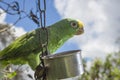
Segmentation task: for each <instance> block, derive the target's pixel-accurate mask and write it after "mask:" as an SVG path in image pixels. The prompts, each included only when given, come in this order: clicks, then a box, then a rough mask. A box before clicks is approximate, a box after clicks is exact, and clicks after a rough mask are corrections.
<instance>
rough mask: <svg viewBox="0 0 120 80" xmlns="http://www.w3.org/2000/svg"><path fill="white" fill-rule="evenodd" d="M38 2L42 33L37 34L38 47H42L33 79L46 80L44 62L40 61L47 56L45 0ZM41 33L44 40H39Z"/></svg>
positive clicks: (38, 0)
mask: <svg viewBox="0 0 120 80" xmlns="http://www.w3.org/2000/svg"><path fill="white" fill-rule="evenodd" d="M37 2H38V4H37V5H38V11H39V13H40V15H39V16H40V22H39V27H40V28H42V31H40V32H39V39H40V45H41V46H42V54H41V55H40V61H41V63H40V64H39V65H38V66H37V67H36V71H35V79H36V80H39V79H40V80H46V72H47V68H46V67H45V65H44V61H43V59H42V57H43V56H46V55H48V30H47V28H46V0H37ZM43 33H44V34H45V36H44V37H45V40H46V41H42V40H44V39H41V38H42V37H43V36H42V35H43Z"/></svg>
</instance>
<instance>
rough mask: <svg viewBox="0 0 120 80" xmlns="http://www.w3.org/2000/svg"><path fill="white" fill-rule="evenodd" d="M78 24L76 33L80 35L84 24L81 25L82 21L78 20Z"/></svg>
mask: <svg viewBox="0 0 120 80" xmlns="http://www.w3.org/2000/svg"><path fill="white" fill-rule="evenodd" d="M78 26H79V28H78V30H77V33H76V35H80V34H82V33H84V28H83V27H84V25H83V22H81V21H79V20H78Z"/></svg>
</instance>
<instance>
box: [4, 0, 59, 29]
mask: <svg viewBox="0 0 120 80" xmlns="http://www.w3.org/2000/svg"><path fill="white" fill-rule="evenodd" d="M4 1H8V0H4ZM12 1H14V0H9V2H12ZM18 1H19V0H18ZM23 1H24V0H20V1H19V3H20V5H23V4H22V3H23ZM30 1H31V2H30ZM34 1H35V0H25V7H26V8H25V9H26V12H27V13H29V12H30V11H29V10H31V9H32V10H33V12H35V2H34ZM46 7H47V10H46V25H51V24H53V23H55V22H57V21H58V20H60V19H61V17H60V15H59V14H58V12H57V10H56V9H55V6H54V0H47V2H46ZM21 8H22V7H21ZM17 18H18V15H17V16H13V15H8V14H7V17H6V19H5V21H6V22H8V23H13V22H15V21H16V20H17ZM16 26H19V27H23V28H24V29H25V31H31V30H33V29H35V28H37V25H36V24H35V23H34V22H33V21H32V20H30V19H29V18H25V19H22V20H20V21H19V22H18V23H17V24H16Z"/></svg>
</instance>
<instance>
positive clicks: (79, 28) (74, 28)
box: [64, 18, 84, 35]
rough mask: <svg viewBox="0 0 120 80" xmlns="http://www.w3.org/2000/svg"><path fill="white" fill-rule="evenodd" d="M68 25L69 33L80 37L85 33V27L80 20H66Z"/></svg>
mask: <svg viewBox="0 0 120 80" xmlns="http://www.w3.org/2000/svg"><path fill="white" fill-rule="evenodd" d="M64 20H65V22H66V24H67V26H66V27H67V29H68V31H69V32H70V33H71V34H73V35H80V34H82V33H84V25H83V23H82V22H81V21H80V20H76V19H70V18H67V19H64Z"/></svg>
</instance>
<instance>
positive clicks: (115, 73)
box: [79, 51, 120, 80]
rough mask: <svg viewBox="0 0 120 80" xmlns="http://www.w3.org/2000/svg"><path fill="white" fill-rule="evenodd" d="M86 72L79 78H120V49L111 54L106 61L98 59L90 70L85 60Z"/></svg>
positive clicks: (86, 79) (103, 79)
mask: <svg viewBox="0 0 120 80" xmlns="http://www.w3.org/2000/svg"><path fill="white" fill-rule="evenodd" d="M83 66H84V67H85V69H84V71H85V72H84V74H83V75H82V76H81V78H80V79H79V80H120V51H119V52H115V53H114V54H109V55H108V56H107V57H106V59H105V61H102V60H101V59H96V60H95V61H94V62H93V64H92V66H91V68H90V70H89V71H88V70H87V68H86V63H85V61H84V65H83Z"/></svg>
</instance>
